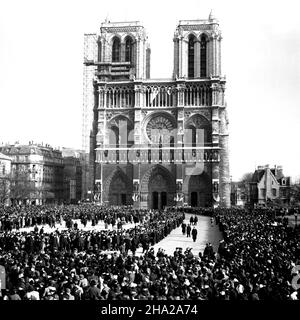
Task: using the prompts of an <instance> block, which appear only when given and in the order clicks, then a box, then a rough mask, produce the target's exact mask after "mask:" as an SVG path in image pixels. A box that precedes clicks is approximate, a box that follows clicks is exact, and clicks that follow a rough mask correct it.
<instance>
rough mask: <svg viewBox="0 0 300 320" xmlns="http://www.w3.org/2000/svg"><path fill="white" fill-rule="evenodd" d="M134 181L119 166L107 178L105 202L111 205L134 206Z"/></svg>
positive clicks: (104, 187)
mask: <svg viewBox="0 0 300 320" xmlns="http://www.w3.org/2000/svg"><path fill="white" fill-rule="evenodd" d="M132 191H133V185H132V181H131V180H130V179H129V178H128V176H127V175H126V174H125V173H124V171H123V170H122V169H121V168H120V167H119V166H118V167H116V168H115V169H114V170H113V171H112V172H111V174H110V175H109V176H108V177H107V179H106V181H105V183H104V186H103V193H104V197H103V200H104V202H106V203H108V204H109V205H129V204H132Z"/></svg>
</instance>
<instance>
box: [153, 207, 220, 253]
mask: <svg viewBox="0 0 300 320" xmlns="http://www.w3.org/2000/svg"><path fill="white" fill-rule="evenodd" d="M191 216H192V214H189V213H186V214H185V223H186V224H187V225H188V223H190V217H191ZM195 227H196V229H197V231H198V234H197V240H196V242H194V241H193V239H192V236H191V237H187V236H186V234H185V235H183V234H182V230H181V226H180V227H179V228H176V229H174V230H173V231H172V232H171V233H170V234H169V235H168V236H167V237H166V238H165V239H163V240H162V241H160V242H159V243H157V244H155V245H154V249H155V252H157V250H158V249H159V248H162V249H164V250H165V252H166V253H167V254H169V255H173V252H174V251H175V249H176V248H177V247H180V248H182V249H183V251H185V249H186V248H191V249H192V253H193V254H194V255H198V254H199V251H201V252H203V250H204V248H205V245H206V243H208V242H210V243H211V244H212V245H213V248H214V250H215V251H216V250H217V249H218V245H219V241H220V240H222V239H223V238H222V234H221V232H220V231H219V226H217V225H216V223H215V221H214V222H213V224H211V220H210V217H206V216H200V215H198V223H197V225H196V226H195ZM192 228H193V226H192Z"/></svg>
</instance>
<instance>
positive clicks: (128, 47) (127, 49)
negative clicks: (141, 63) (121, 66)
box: [125, 37, 132, 62]
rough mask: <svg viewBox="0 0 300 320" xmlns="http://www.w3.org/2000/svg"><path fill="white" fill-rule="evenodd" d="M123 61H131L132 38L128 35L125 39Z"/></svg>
mask: <svg viewBox="0 0 300 320" xmlns="http://www.w3.org/2000/svg"><path fill="white" fill-rule="evenodd" d="M125 61H128V62H132V39H131V38H130V37H128V38H127V39H126V41H125Z"/></svg>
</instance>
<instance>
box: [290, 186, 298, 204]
mask: <svg viewBox="0 0 300 320" xmlns="http://www.w3.org/2000/svg"><path fill="white" fill-rule="evenodd" d="M290 192H291V204H293V205H299V204H300V182H298V183H294V184H293V185H292V186H291V190H290Z"/></svg>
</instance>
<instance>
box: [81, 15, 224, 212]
mask: <svg viewBox="0 0 300 320" xmlns="http://www.w3.org/2000/svg"><path fill="white" fill-rule="evenodd" d="M221 40H222V37H221V32H220V29H219V23H218V21H217V20H216V19H215V18H214V17H213V16H212V14H210V16H209V18H208V19H206V20H184V21H179V24H178V26H177V28H176V30H175V33H174V38H173V42H174V69H173V75H172V77H171V78H170V79H167V80H166V79H161V80H157V79H155V80H154V79H151V78H150V56H151V50H150V46H149V44H148V41H147V35H146V31H145V29H144V27H143V26H142V25H141V24H140V23H139V22H137V21H135V22H118V23H113V22H104V23H102V24H101V27H100V32H99V33H98V34H86V35H85V50H84V54H85V56H84V110H83V148H84V150H85V152H86V166H85V170H84V172H83V174H84V181H83V188H84V189H85V192H86V194H92V195H93V198H94V199H95V200H96V201H99V202H100V203H102V204H106V205H133V206H134V207H135V208H152V209H161V208H164V207H165V206H174V205H177V206H182V205H189V206H193V207H212V206H214V207H216V206H222V207H228V206H230V174H229V155H228V120H227V111H226V102H225V98H224V93H225V78H224V77H223V76H222V73H221Z"/></svg>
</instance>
